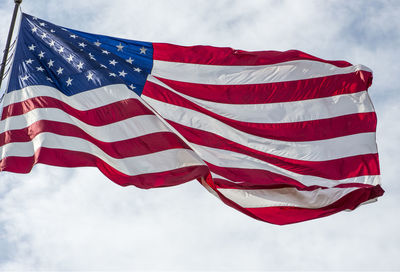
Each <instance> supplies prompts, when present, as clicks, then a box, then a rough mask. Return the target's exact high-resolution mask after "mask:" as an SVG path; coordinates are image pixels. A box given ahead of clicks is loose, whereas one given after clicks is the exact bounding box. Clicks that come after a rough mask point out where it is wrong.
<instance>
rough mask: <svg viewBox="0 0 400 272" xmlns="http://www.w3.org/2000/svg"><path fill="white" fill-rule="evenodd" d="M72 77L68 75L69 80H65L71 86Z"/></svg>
mask: <svg viewBox="0 0 400 272" xmlns="http://www.w3.org/2000/svg"><path fill="white" fill-rule="evenodd" d="M72 80H73V79H72V78H70V77H68V79H67V81H65V82H66V83H67V86H71V85H72Z"/></svg>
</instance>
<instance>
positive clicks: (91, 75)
mask: <svg viewBox="0 0 400 272" xmlns="http://www.w3.org/2000/svg"><path fill="white" fill-rule="evenodd" d="M93 75H94V74H93V73H92V72H90V71H89V73H88V74H87V76H86V77H87V80H93Z"/></svg>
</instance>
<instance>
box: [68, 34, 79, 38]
mask: <svg viewBox="0 0 400 272" xmlns="http://www.w3.org/2000/svg"><path fill="white" fill-rule="evenodd" d="M69 36H70V37H71V38H73V39H76V38H77V37H78V36H76V35H75V34H71V35H69Z"/></svg>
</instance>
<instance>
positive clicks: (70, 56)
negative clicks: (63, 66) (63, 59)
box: [67, 54, 74, 62]
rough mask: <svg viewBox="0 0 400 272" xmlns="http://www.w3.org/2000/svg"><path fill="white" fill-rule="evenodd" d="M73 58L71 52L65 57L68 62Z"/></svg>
mask: <svg viewBox="0 0 400 272" xmlns="http://www.w3.org/2000/svg"><path fill="white" fill-rule="evenodd" d="M73 59H74V56H72V55H71V54H69V57H68V58H67V61H68V62H71V61H72V60H73Z"/></svg>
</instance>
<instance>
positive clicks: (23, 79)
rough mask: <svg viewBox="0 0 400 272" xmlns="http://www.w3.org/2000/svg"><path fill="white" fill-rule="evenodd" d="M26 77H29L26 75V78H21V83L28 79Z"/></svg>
mask: <svg viewBox="0 0 400 272" xmlns="http://www.w3.org/2000/svg"><path fill="white" fill-rule="evenodd" d="M28 77H29V76H28V75H26V76H24V77H21V80H22V81H25V80H27V79H28Z"/></svg>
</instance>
